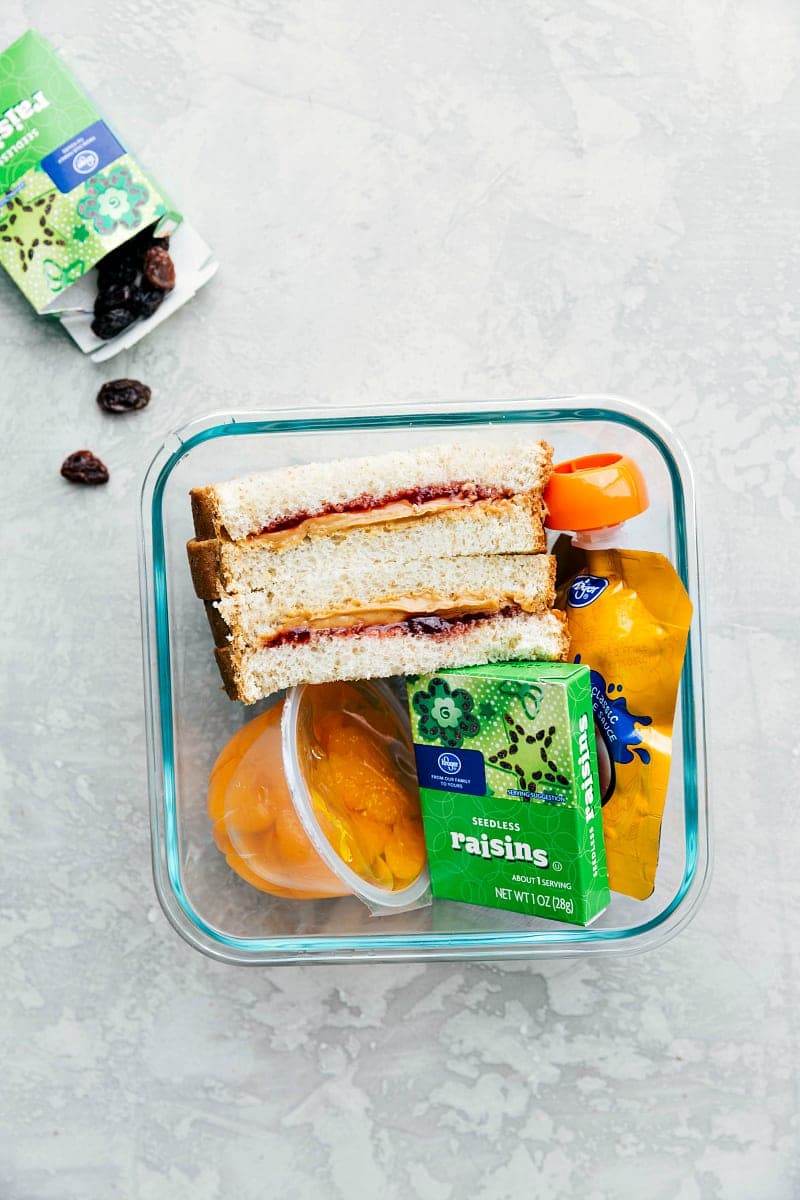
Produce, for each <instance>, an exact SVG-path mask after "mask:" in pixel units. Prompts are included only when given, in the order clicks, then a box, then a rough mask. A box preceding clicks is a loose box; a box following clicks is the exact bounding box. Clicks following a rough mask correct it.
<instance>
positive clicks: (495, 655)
mask: <svg viewBox="0 0 800 1200" xmlns="http://www.w3.org/2000/svg"><path fill="white" fill-rule="evenodd" d="M568 652H569V638H568V636H567V629H566V624H565V619H564V614H563V613H561V612H558V611H549V612H545V613H539V614H535V615H530V614H528V613H517V614H514V615H512V616H503V615H500V616H495V617H487V618H486V619H485V620H477V621H473V622H469V623H464V624H463V625H460V626H459V625H458V624H455V625H454V626H453V630H452V632H450V633H447V634H444V635H439V634H428V633H414V632H412V631H411V630H405V629H404V628H402V627H399V626H396V627H394V628H389V629H383V630H380V631H373V632H363V633H343V634H342V633H339V634H331V633H322V634H320V635H318V636H316V637H314V639H313V640H312V641H310V642H308V643H307V644H305V645H291V644H282V645H279V646H274V647H270V648H266V649H247V650H244V651H236V650H235V649H234V648H233V647H231V646H228V647H224V648H222V649H217V651H216V655H217V662H218V663H219V667H220V672H221V674H222V678H223V681H224V684H225V688H226V691H227V692H228V695H229V696H230V697H231V699H232V700H241V701H243V702H244V703H245V704H254V703H255V701H257V700H260V699H262V698H263V697H264V696H269V695H271V694H272V693H273V692H277V691H280V690H281V689H282V688H287V687H294V686H295V685H296V684H300V683H327V682H329V681H330V680H335V679H340V680H344V679H383V678H387V677H389V676H392V675H418V674H424V673H427V672H429V671H438V670H440V669H442V668H444V667H466V666H471V665H473V664H475V663H487V662H505V661H508V660H510V659H550V660H556V661H564V660H566V658H567V655H568Z"/></svg>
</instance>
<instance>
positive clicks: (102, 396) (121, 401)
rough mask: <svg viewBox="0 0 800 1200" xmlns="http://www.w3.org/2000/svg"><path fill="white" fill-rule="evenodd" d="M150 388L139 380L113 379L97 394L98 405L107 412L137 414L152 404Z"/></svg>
mask: <svg viewBox="0 0 800 1200" xmlns="http://www.w3.org/2000/svg"><path fill="white" fill-rule="evenodd" d="M150 396H151V392H150V388H149V387H148V386H147V384H146V383H140V382H139V380H138V379H111V380H109V382H108V383H104V384H103V386H102V387H101V388H100V391H99V392H98V393H97V403H98V404H99V405H100V407H101V408H104V409H105V411H106V412H110V413H125V412H135V411H136V410H137V409H140V408H146V407H147V405H148V404H149V403H150Z"/></svg>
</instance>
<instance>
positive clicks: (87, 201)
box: [0, 31, 218, 362]
mask: <svg viewBox="0 0 800 1200" xmlns="http://www.w3.org/2000/svg"><path fill="white" fill-rule="evenodd" d="M148 227H150V228H153V229H154V230H155V231H156V232H157V233H158V234H159V235H161V236H166V235H169V236H170V250H169V253H170V256H171V258H172V260H173V262H174V264H175V274H176V285H175V287H174V288H173V289H172V291H170V292H169V293H168V294H167V295H166V298H165V299H164V301H163V302H162V303H161V305H160V307H159V308H158V309H157V311H156V312H155V313H154V314H153V315H152V316H149V317H146V318H143V317H139V318H138V319H136V320H135V321H134V322H133V323H132V324H130V325H129V326H128V327H127V328H126V329H124V331H122V332H120V333H119V334H118V335H117V336H116V337H113V338H109V339H107V340H102V339H101V338H99V337H97V336H96V335H95V333H94V332H93V331H92V329H91V324H92V320H93V316H94V311H93V310H94V302H95V298H96V296H97V271H96V267H97V266H98V265H99V264H100V263H102V261H103V260H104V259H105V258H106V256H107V255H108V254H109V253H110V252H111V251H113V250H116V249H117V248H118V247H120V246H123V245H124V244H125V243H127V242H129V241H130V240H131V239H132V238H134V237H136V236H137V234H139V233H141V232H142V231H144V230H146V229H147V228H148ZM0 265H2V266H3V268H4V269H5V271H6V272H7V274H8V275H9V276H10V277H11V279H13V281H14V282H15V283H16V284H17V286H18V287H19V288H20V290H21V291H22V293H23V295H24V296H25V297H26V299H27V300H28V301H29V302H30V304H31V305H32V306H33V308H34V309H35V311H36V312H37V313H38V314H39V315H41V316H47V317H51V318H54V319H56V320H58V321H60V323H61V324H62V325H63V327H64V328H65V329H66V331H67V332H68V333H69V335H70V337H72V339H73V340H74V341H75V342H76V343H77V344H78V346H79V347H80V348H81V350H83V351H84V353H88V354H90V355H91V357H92V358H93V359H94V361H96V362H101V361H103V360H105V359H107V358H111V357H112V356H113V355H114V354H117V353H118V352H119V351H120V350H123V349H125V348H126V347H128V346H131V345H133V344H134V343H135V342H138V341H139V340H140V338H143V337H144V336H145V335H146V334H148V333H149V332H150V331H151V330H152V329H154V328H155V327H156V326H157V325H160V324H161V322H162V321H165V320H166V318H167V317H168V316H170V315H171V314H172V313H173V312H175V310H176V309H178V308H180V307H181V305H183V304H185V303H186V301H187V300H189V299H190V298H191V297H192V296H193V295H194V294H195V292H196V291H197V290H198V288H200V287H202V285H203V284H204V283H206V282H207V281H208V280H209V279H210V278H211V276H212V275H213V274H214V272H215V271H216V269H217V265H218V264H217V262H216V260H215V259H214V256H213V253H212V251H211V250H210V248H209V247H208V246H207V245H206V243H205V242H204V241H203V239H202V238H201V237H200V235H199V234H198V233H197V232H196V231H195V230H194V229H192V227H191V226H189V225H187V224H186V222H184V220H183V217H182V215H181V213H180V212H179V211H178V210H177V209H176V208H175V206H174V205H173V204H172V202H171V200H170V199H169V198H168V196H167V194H166V192H165V191H164V190H163V189H162V188H161V186H160V185H159V184H158V183H156V181H155V180H154V179H153V177H152V176H151V175H150V174H148V173H147V172H146V171H145V170H144V169H143V168H142V166H141V165H140V163H139V162H138V161H137V160H136V158H134V157H133V155H131V154H130V153H129V151H128V150H127V149H126V147H125V145H124V144H123V142H122V141H121V140H120V138H119V137H118V136H117V134H116V132H114V131H113V130H112V129H111V128H110V126H109V125H108V124H107V123H106V122H105V121H104V120H103V118H102V117H101V115H100V114H99V113H98V111H97V109H96V108H95V107H94V105H93V104H92V102H91V101H90V100H89V98H88V97H87V96H86V94H85V93H84V92H83V90H82V89H81V87H80V85H79V84H78V83H77V81H76V80H75V79H74V77H73V76H72V74H71V73H70V71H69V70H68V69H67V67H66V66H65V64H64V63H63V62H62V61H61V60H60V58H59V57H58V55H57V54H56V53H55V51H54V50H53V49H52V47H51V46H49V45H48V43H47V42H46V41H45V39H44V38H43V37H41V36H40V35H39V34H38V33H35V32H33V31H29V32H28V33H25V34H23V36H22V37H21V38H19V39H18V40H17V41H16V42H14V43H13V45H11V46H9V48H8V49H7V50H5V51H4V52H3V53H2V54H0Z"/></svg>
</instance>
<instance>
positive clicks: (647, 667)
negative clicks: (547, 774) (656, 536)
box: [545, 454, 692, 900]
mask: <svg viewBox="0 0 800 1200" xmlns="http://www.w3.org/2000/svg"><path fill="white" fill-rule="evenodd" d="M545 501H546V503H547V506H548V517H547V524H548V526H549V527H550V528H554V529H571V530H573V531H574V533H575V537H574V538H573V539H572V545H573V547H575V549H576V551H577V556H576V557H577V561H578V562H581V561H582V564H583V565H582V567H581V569H580V570H579V571H578V573H577V574H574V575H573V576H572V578H571V579H570V580H569V581H568V582H567V583H565V584H564V585H563V586H562V587H561V588H560V589H559V593H558V604H559V606H560V607H561V608H563V609H564V611H565V613H566V616H567V624H568V627H569V635H570V646H571V650H570V653H571V657H572V658H573V659H574V661H576V662H581V663H584V664H586V665H587V666H588V667H589V669H590V671H591V689H592V706H593V709H594V717H595V732H596V734H597V751H598V769H599V777H600V793H601V797H602V805H603V809H602V812H603V833H604V837H605V845H606V858H607V861H608V880H609V886H610V888H611V890H612V891H615V892H622V893H623V894H624V895H626V896H632V897H634V898H635V899H637V900H645V899H647V897H648V896H649V895H650V894H651V893H652V891H653V887H654V885H655V876H656V867H657V865H658V850H659V840H660V835H661V818H662V815H663V811H664V803H665V800H666V795H667V786H668V783H669V770H670V762H671V757H672V723H673V718H674V715H675V704H676V700H677V694H678V686H679V683H680V677H681V671H682V668H683V659H684V654H685V652H686V640H687V637H688V632H689V625H690V622H691V617H692V605H691V601H690V599H689V597H688V595H687V594H686V590H685V588H684V586H683V583H682V582H681V579H680V577H679V575H678V573H677V571H676V570H675V568H674V567H673V566H672V564H671V563H670V562H669V560H668V559H666V558H664V556H663V555H661V554H653V553H650V552H647V551H644V550H622V549H618V548H617V547H615V546H614V541H615V539H616V538H617V537H618V536H619V531H620V527H621V525H622V523H623V522H624V521H625V520H627V519H629V518H630V517H632V516H636V515H638V513H640V512H642V511H644V509H645V508H646V507H647V504H648V498H647V488H646V485H645V482H644V479H643V477H642V475H641V473H640V471H639V469H638V467H637V466H636V464H635V463H634V462H632V460H631V459H629V458H625V457H623V456H621V455H615V454H604V455H591V456H589V457H588V458H583V459H574V460H572V461H570V462H568V463H561V464H559V465H558V466H557V467H556V468H555V469H554V473H553V477H552V479H551V482H550V485H549V486H548V490H547V493H546V495H545ZM581 555H582V559H581Z"/></svg>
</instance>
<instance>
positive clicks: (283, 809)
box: [208, 681, 429, 912]
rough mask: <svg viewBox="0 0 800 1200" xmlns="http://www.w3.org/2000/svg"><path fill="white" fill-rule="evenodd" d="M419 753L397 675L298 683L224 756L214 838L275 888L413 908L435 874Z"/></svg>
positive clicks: (215, 793) (300, 895)
mask: <svg viewBox="0 0 800 1200" xmlns="http://www.w3.org/2000/svg"><path fill="white" fill-rule="evenodd" d="M413 763H414V759H413V752H412V747H411V741H410V734H409V729H408V718H407V715H406V713H405V709H404V708H403V706H402V705H401V703H400V702H399V701H398V699H397V698H396V697H395V695H394V693H393V692H392V690H391V688H390V687H389V686H388V685H387V684H385V683H383V682H378V681H369V682H359V683H348V684H319V685H314V686H304V687H297V688H293V689H291V690H290V691H288V692H287V694H286V697H285V699H282V700H280V701H278V702H277V703H276V704H275V705H273V707H271V708H270V709H268V710H267V711H266V712H264V713H262V714H261V715H260V716H258V717H255V718H253V720H251V721H249V722H248V723H247V724H246V725H244V726H242V728H241V729H239V730H238V731H237V733H236V734H234V736H233V737H232V738H231V739H230V741H229V742H228V743H227V745H226V746H225V747H224V749H223V750H222V752H221V753H220V755H219V757H218V758H217V761H216V762H215V764H214V767H213V769H212V772H211V777H210V780H209V790H208V810H209V816H210V818H211V820H212V821H213V823H214V824H213V835H214V840H215V842H216V844H217V846H218V848H219V849H220V850H221V851H222V853H223V854H224V855H225V857H226V860H227V862H228V864H229V865H230V866H231V867H232V869H233V870H234V871H236V873H237V874H238V875H240V876H241V877H242V878H243V879H245V880H246V881H247V882H248V883H250V884H252V885H253V886H254V887H256V888H258V889H259V890H261V891H264V892H269V893H271V894H272V895H275V896H282V897H287V898H293V899H298V900H301V899H319V898H324V897H336V896H347V895H353V896H357V897H358V898H359V899H360V900H362V901H363V902H364V903H365V904H367V906H368V907H369V908H370V909H372V910H373V911H376V912H391V911H399V910H402V909H406V908H409V907H414V906H416V905H417V904H418V903H420V902H424V899H423V898H424V897H425V896H426V893H427V892H428V888H429V876H428V870H427V865H426V861H425V854H424V843H423V838H422V824H421V818H420V812H419V793H418V790H417V783H416V775H415V773H414V766H413ZM406 876H407V877H406Z"/></svg>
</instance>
